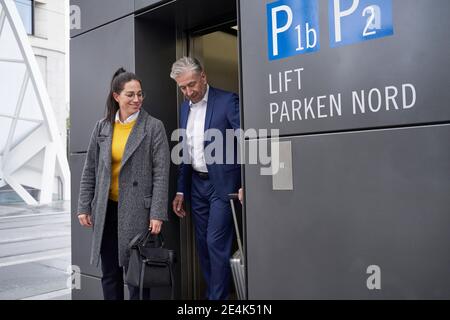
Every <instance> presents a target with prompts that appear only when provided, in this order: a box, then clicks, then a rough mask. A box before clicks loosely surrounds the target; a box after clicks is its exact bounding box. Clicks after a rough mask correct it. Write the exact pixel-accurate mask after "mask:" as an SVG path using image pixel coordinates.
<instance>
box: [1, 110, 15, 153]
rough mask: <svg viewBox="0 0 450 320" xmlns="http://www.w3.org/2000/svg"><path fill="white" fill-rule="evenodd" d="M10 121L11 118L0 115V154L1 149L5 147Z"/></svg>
mask: <svg viewBox="0 0 450 320" xmlns="http://www.w3.org/2000/svg"><path fill="white" fill-rule="evenodd" d="M11 122H12V119H9V118H3V117H0V154H3V149H5V146H6V140H7V139H8V136H9V129H10V128H11Z"/></svg>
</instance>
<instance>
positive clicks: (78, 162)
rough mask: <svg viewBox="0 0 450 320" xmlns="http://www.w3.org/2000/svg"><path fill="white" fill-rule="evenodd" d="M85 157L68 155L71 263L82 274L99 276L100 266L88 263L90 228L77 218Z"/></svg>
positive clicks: (83, 155)
mask: <svg viewBox="0 0 450 320" xmlns="http://www.w3.org/2000/svg"><path fill="white" fill-rule="evenodd" d="M85 159H86V155H85V154H79V155H71V156H70V172H71V192H72V196H71V199H72V201H71V209H72V210H71V211H72V225H71V226H72V265H76V266H79V267H80V271H81V273H82V274H85V275H90V276H95V277H100V276H101V270H100V268H96V267H95V266H92V265H91V264H90V263H89V259H90V253H91V238H92V229H88V228H84V227H82V226H81V225H80V223H79V221H78V218H77V213H78V212H77V210H78V208H77V206H78V194H79V190H80V179H81V173H82V170H83V166H84V161H85Z"/></svg>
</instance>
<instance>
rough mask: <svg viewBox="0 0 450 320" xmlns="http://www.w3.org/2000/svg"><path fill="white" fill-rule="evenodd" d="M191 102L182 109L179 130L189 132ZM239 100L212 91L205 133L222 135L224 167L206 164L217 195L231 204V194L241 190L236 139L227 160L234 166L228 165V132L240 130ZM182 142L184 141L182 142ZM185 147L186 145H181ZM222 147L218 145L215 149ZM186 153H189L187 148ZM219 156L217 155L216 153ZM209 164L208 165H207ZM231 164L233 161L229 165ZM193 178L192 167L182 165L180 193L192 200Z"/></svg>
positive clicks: (207, 108) (206, 136)
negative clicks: (212, 131) (228, 130)
mask: <svg viewBox="0 0 450 320" xmlns="http://www.w3.org/2000/svg"><path fill="white" fill-rule="evenodd" d="M189 111H190V107H189V101H185V102H184V103H183V104H182V105H181V110H180V128H181V129H186V126H187V121H188V117H189ZM239 128H240V119H239V98H238V96H237V95H236V94H235V93H232V92H228V91H224V90H220V89H216V88H213V87H211V86H210V87H209V94H208V104H207V107H206V117H205V132H206V133H207V130H208V129H217V130H219V131H220V132H221V133H222V137H223V143H222V144H220V146H221V148H222V151H223V152H222V155H223V159H222V164H220V163H212V164H208V163H207V164H206V166H207V168H208V173H209V177H210V181H211V182H212V184H213V185H214V188H215V190H216V192H217V194H218V195H219V196H220V197H221V198H222V199H224V200H226V201H228V194H229V193H236V192H237V191H238V190H239V188H240V187H241V166H240V165H239V164H238V162H237V148H238V144H237V139H234V143H233V154H230V151H231V150H228V158H229V159H231V158H232V159H233V161H232V164H226V159H227V152H226V151H227V150H226V148H225V146H226V130H227V129H234V130H236V129H239ZM209 139H210V136H209V135H208V134H205V143H204V146H205V148H206V147H207V146H208V145H209V144H210V143H211V142H212V141H208V140H209ZM181 140H183V139H182V138H181ZM182 143H185V141H182ZM217 145H219V144H216V146H217ZM184 150H187V149H186V148H185V149H184ZM216 154H217V153H216ZM207 162H208V161H207ZM228 162H230V161H228ZM191 178H192V166H191V164H190V163H182V164H181V165H180V167H179V172H178V189H177V191H178V192H183V193H184V194H185V196H188V197H189V196H190V186H191Z"/></svg>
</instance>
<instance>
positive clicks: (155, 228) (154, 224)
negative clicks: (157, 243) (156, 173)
mask: <svg viewBox="0 0 450 320" xmlns="http://www.w3.org/2000/svg"><path fill="white" fill-rule="evenodd" d="M162 223H163V222H162V221H161V220H153V219H151V220H150V225H149V227H148V229H149V230H150V231H151V234H159V233H160V232H161V226H162Z"/></svg>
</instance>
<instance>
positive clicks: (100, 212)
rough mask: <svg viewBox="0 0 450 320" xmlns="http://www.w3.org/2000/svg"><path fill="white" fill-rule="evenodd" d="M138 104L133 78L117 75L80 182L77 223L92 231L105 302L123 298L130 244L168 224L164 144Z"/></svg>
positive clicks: (160, 130) (159, 128)
mask: <svg viewBox="0 0 450 320" xmlns="http://www.w3.org/2000/svg"><path fill="white" fill-rule="evenodd" d="M143 99H144V93H143V92H142V84H141V81H140V80H139V79H138V78H137V77H136V75H135V74H133V73H131V72H126V71H125V70H124V69H122V68H120V69H119V70H117V72H116V73H115V74H114V77H113V79H112V82H111V91H110V93H109V95H108V99H107V104H106V118H104V119H102V120H100V121H98V122H97V124H96V126H95V129H94V131H93V133H92V136H91V141H90V143H89V147H88V151H87V156H86V162H85V165H84V169H83V174H82V177H81V183H80V196H79V200H78V219H79V221H80V224H81V225H82V226H85V227H89V228H93V239H92V248H91V264H94V265H97V266H98V264H99V260H100V258H101V267H102V272H103V276H102V287H103V295H104V298H105V299H106V300H123V298H124V292H123V286H124V281H123V268H124V267H125V271H126V268H127V266H128V260H129V254H130V252H129V250H128V244H129V242H130V241H131V239H132V238H133V237H134V236H136V235H137V234H139V233H141V232H143V231H145V230H146V229H147V228H148V229H150V230H151V233H153V234H158V233H159V232H160V231H161V226H162V223H163V221H166V220H167V197H168V180H169V165H170V158H169V144H168V142H167V136H166V132H165V129H164V125H163V124H162V122H161V121H159V120H157V119H155V118H153V117H152V116H150V115H149V114H148V113H147V112H146V111H145V110H143V109H142V102H143ZM129 292H130V298H131V299H138V298H139V288H136V287H132V286H129ZM148 296H149V292H148V290H144V298H148Z"/></svg>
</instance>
